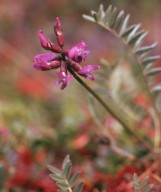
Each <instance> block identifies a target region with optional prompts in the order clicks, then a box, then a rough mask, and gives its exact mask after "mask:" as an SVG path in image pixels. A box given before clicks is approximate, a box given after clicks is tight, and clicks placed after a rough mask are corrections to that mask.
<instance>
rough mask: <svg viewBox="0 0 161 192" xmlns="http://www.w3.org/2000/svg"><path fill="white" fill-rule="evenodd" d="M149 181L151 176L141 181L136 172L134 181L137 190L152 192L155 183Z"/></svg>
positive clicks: (138, 191) (136, 191)
mask: <svg viewBox="0 0 161 192" xmlns="http://www.w3.org/2000/svg"><path fill="white" fill-rule="evenodd" d="M148 181H149V177H145V178H144V179H143V180H142V181H141V182H139V179H138V176H137V175H136V174H134V176H133V182H134V190H135V192H150V190H151V188H152V187H153V185H152V184H149V185H148Z"/></svg>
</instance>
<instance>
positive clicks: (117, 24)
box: [113, 11, 124, 31]
mask: <svg viewBox="0 0 161 192" xmlns="http://www.w3.org/2000/svg"><path fill="white" fill-rule="evenodd" d="M123 18H124V11H120V13H119V14H118V15H117V17H116V21H115V25H114V27H113V28H114V29H115V30H116V31H117V30H118V29H119V28H120V26H121V24H122V22H123Z"/></svg>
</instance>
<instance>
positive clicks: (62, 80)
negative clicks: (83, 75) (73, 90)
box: [55, 72, 73, 89]
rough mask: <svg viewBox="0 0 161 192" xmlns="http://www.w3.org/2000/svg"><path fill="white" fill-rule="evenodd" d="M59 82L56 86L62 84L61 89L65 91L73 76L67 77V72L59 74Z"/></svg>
mask: <svg viewBox="0 0 161 192" xmlns="http://www.w3.org/2000/svg"><path fill="white" fill-rule="evenodd" d="M57 77H58V80H57V81H56V82H55V85H59V84H60V83H62V86H61V89H64V88H65V87H66V86H67V85H68V84H69V83H70V81H71V79H72V77H73V75H67V74H66V73H65V72H57Z"/></svg>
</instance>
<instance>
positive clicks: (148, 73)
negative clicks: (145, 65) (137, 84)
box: [146, 67, 161, 76]
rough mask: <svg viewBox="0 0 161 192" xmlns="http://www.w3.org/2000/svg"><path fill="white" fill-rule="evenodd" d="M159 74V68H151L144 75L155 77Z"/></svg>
mask: <svg viewBox="0 0 161 192" xmlns="http://www.w3.org/2000/svg"><path fill="white" fill-rule="evenodd" d="M160 72H161V67H156V68H152V69H150V70H148V71H147V72H146V75H148V76H153V75H157V74H158V73H160Z"/></svg>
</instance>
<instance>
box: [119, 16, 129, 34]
mask: <svg viewBox="0 0 161 192" xmlns="http://www.w3.org/2000/svg"><path fill="white" fill-rule="evenodd" d="M129 18H130V15H129V14H128V15H127V16H126V17H125V19H124V20H123V23H122V26H121V29H120V33H119V35H120V36H121V35H122V33H123V32H124V31H125V30H126V28H127V26H128V22H129Z"/></svg>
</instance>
